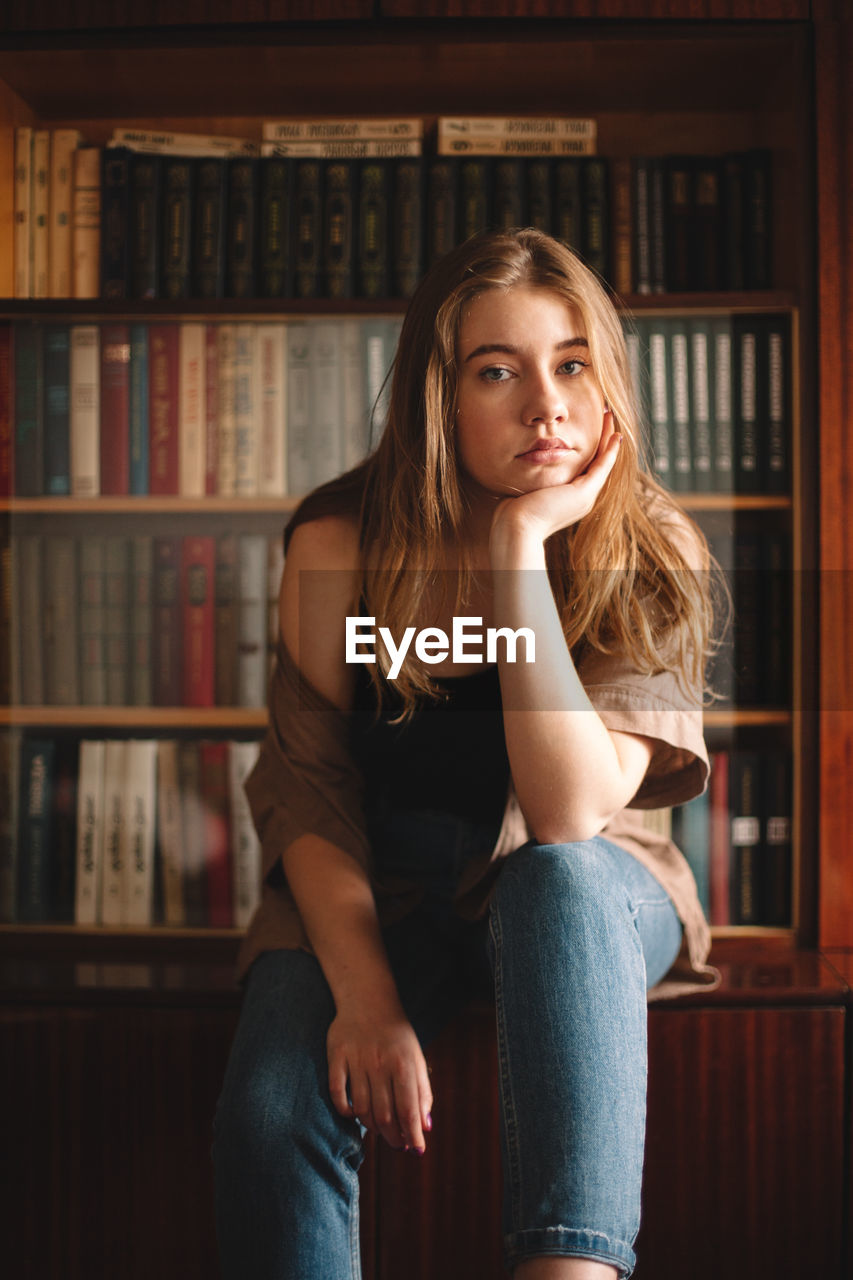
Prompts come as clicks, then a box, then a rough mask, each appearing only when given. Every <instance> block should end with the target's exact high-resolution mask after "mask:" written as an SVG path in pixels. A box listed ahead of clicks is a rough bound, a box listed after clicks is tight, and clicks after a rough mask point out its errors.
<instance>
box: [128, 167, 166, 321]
mask: <svg viewBox="0 0 853 1280" xmlns="http://www.w3.org/2000/svg"><path fill="white" fill-rule="evenodd" d="M161 167H162V166H161V157H160V156H150V155H146V154H145V153H143V152H140V153H135V154H134V155H133V156H132V157H131V161H130V296H131V297H132V298H156V297H158V296H159V289H160V217H159V214H160V179H161Z"/></svg>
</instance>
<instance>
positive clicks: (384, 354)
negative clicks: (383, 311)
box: [362, 320, 402, 449]
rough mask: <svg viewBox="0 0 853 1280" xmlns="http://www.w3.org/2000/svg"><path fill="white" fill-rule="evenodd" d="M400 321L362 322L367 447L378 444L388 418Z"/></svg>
mask: <svg viewBox="0 0 853 1280" xmlns="http://www.w3.org/2000/svg"><path fill="white" fill-rule="evenodd" d="M401 327H402V321H396V320H367V321H365V322H364V325H363V331H362V336H363V351H364V355H363V359H364V376H365V390H366V392H367V404H368V425H369V432H370V434H369V440H368V448H369V449H375V448H376V445H377V444H378V443H379V439H380V437H381V435H382V432H383V431H384V430H385V423H386V419H387V417H388V405H389V402H390V398H391V369H392V366H393V363H394V357H395V356H396V354H397V343H398V341H399V338H400V329H401Z"/></svg>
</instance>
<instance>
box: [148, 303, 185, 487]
mask: <svg viewBox="0 0 853 1280" xmlns="http://www.w3.org/2000/svg"><path fill="white" fill-rule="evenodd" d="M178 337H179V332H178V325H176V324H152V325H150V326H149V328H148V424H149V425H148V460H149V481H148V492H149V493H151V494H154V495H155V496H160V497H162V496H163V495H164V494H165V495H168V494H176V493H178V489H179V486H178V425H179V413H178V370H179V344H178Z"/></svg>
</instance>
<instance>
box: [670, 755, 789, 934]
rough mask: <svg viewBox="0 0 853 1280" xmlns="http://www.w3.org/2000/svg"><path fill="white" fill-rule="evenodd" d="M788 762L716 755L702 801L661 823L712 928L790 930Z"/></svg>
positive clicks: (785, 757)
mask: <svg viewBox="0 0 853 1280" xmlns="http://www.w3.org/2000/svg"><path fill="white" fill-rule="evenodd" d="M791 794H792V774H791V755H790V752H788V751H784V750H768V751H761V752H758V751H741V750H732V751H716V752H712V755H711V781H710V784H709V787H708V790H707V791H706V792H705V793H704V795H701V796H698V797H697V798H696V799H694V800H691V801H690V802H689V803H688V804H686V805H681V806H679V807H678V808H676V809H673V810H672V811H664V813H663V815H662V818H663V823H664V825H665V826H666V828H667V830H668V831H669V832H670V833H671V835H672V839H673V840H674V841H675V843H676V844H677V845H678V847H679V848H680V849H681V850H682V852H683V853H684V855H685V857H686V858H687V860H688V862H689V863H690V866H691V868H692V870H693V874H694V876H695V877H696V883H697V885H698V888H699V898H700V901H701V903H702V906H703V908H704V910H705V914H706V916H707V918H708V920H709V921H710V923H711V924H712V925H729V924H735V925H769V926H786V925H787V926H789V925H790V924H791V885H792V842H791V817H792V815H791Z"/></svg>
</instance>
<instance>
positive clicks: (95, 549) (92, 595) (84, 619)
mask: <svg viewBox="0 0 853 1280" xmlns="http://www.w3.org/2000/svg"><path fill="white" fill-rule="evenodd" d="M106 551H107V547H106V538H104V537H103V536H98V535H93V534H87V535H84V536H83V537H81V539H80V542H79V547H78V562H77V568H78V574H79V582H78V592H77V597H78V601H79V615H78V627H79V643H80V653H79V662H80V701H81V703H82V704H83V706H87V707H93V706H94V707H99V706H106V703H107V654H106V643H107V642H106Z"/></svg>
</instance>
